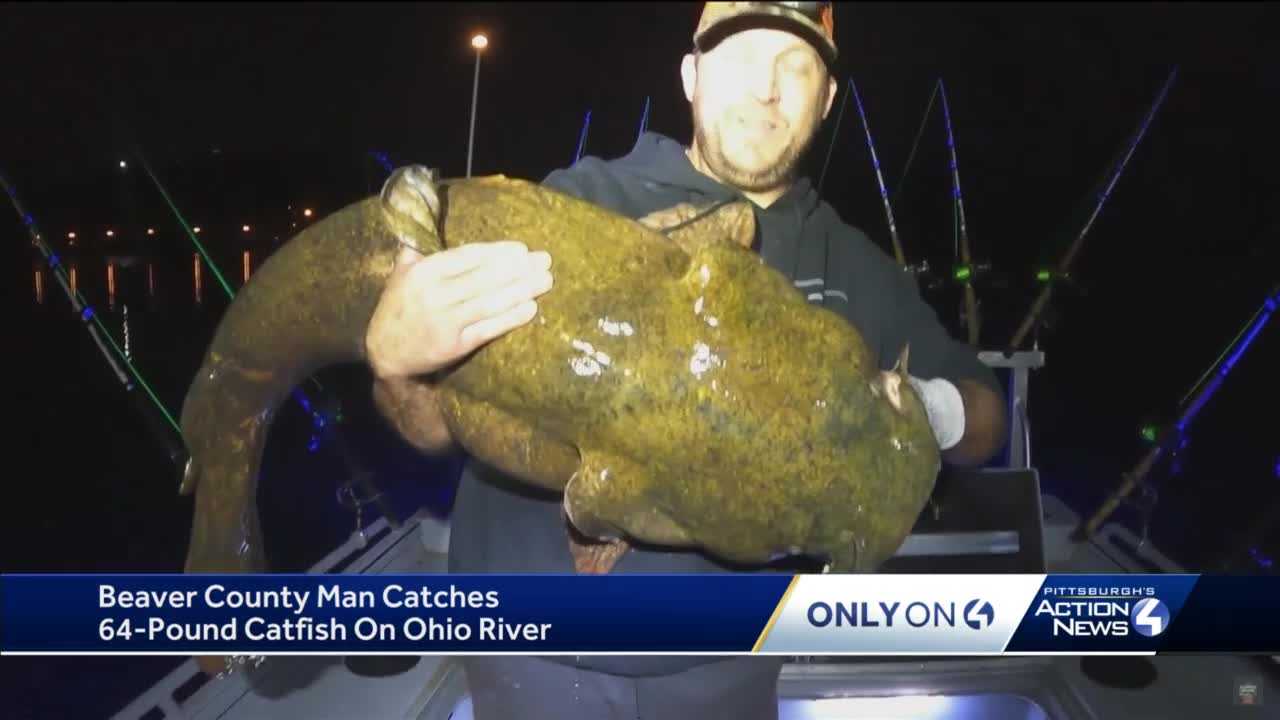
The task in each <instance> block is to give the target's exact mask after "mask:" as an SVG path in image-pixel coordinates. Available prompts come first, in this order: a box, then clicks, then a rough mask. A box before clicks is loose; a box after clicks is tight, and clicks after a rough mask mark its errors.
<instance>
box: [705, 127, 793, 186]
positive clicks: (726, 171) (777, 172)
mask: <svg viewBox="0 0 1280 720" xmlns="http://www.w3.org/2000/svg"><path fill="white" fill-rule="evenodd" d="M693 132H694V137H695V138H696V139H697V142H698V149H699V150H700V152H701V155H702V160H703V162H705V163H706V164H707V165H708V169H709V170H711V172H713V173H715V175H716V176H717V177H718V178H720V179H721V180H722V181H724V182H725V183H728V184H730V185H733V186H734V187H737V188H739V189H741V190H745V191H746V192H767V191H769V190H773V189H775V188H778V187H780V186H782V185H784V184H786V183H788V182H790V181H791V180H793V179H794V178H795V176H796V173H797V171H798V169H799V165H800V159H801V158H803V157H804V154H805V152H806V151H807V150H808V149H809V145H810V143H812V141H813V138H814V137H815V135H816V133H815V132H813V128H810V132H808V133H806V134H805V136H804V138H803V141H802V142H801V143H800V144H799V145H796V144H794V143H793V144H790V145H788V146H787V147H786V148H784V149H783V151H782V154H781V155H779V156H778V159H777V160H775V161H774V162H773V163H772V164H770V165H769V166H768V167H765V168H763V169H760V170H750V169H747V168H743V167H741V166H739V165H738V164H736V163H734V162H733V161H732V160H730V159H729V157H728V156H727V155H725V152H724V146H723V145H721V143H720V142H719V138H718V137H713V136H712V135H711V133H710V131H709V128H707V126H706V125H705V124H704V123H703V122H702V119H701V117H700V116H699V113H696V112H695V113H694V114H693Z"/></svg>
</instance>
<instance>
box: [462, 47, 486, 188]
mask: <svg viewBox="0 0 1280 720" xmlns="http://www.w3.org/2000/svg"><path fill="white" fill-rule="evenodd" d="M471 47H473V48H475V49H476V77H475V81H474V82H473V83H472V86H471V134H470V136H468V138H467V177H471V157H472V154H473V151H474V149H475V142H476V100H478V99H479V97H480V53H481V52H482V51H483V50H484V49H485V48H487V47H489V38H487V37H485V36H484V35H476V36H475V37H473V38H471Z"/></svg>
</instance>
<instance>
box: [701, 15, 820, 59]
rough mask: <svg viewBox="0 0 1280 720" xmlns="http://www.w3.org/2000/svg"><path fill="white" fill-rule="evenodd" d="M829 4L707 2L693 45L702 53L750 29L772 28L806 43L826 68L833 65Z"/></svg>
mask: <svg viewBox="0 0 1280 720" xmlns="http://www.w3.org/2000/svg"><path fill="white" fill-rule="evenodd" d="M833 15H834V14H833V10H832V6H831V3H830V2H709V3H707V4H706V5H705V6H704V7H703V9H702V18H701V19H700V20H699V21H698V29H697V30H696V31H695V32H694V34H693V44H694V46H695V47H697V48H698V49H699V50H702V51H706V50H709V49H710V48H711V47H713V46H714V45H715V44H716V43H718V42H720V41H721V40H723V39H724V38H725V37H727V36H728V35H731V34H733V33H735V32H738V31H740V30H745V29H747V28H750V27H775V28H778V29H780V30H786V31H788V32H793V33H796V34H797V35H799V36H800V37H803V38H804V39H805V40H807V41H808V42H809V43H810V44H811V45H813V47H814V48H815V49H816V50H817V51H818V54H819V55H821V56H822V59H823V61H824V62H826V63H827V65H828V66H831V65H833V64H835V61H836V57H837V56H838V54H839V53H837V51H836V33H835V19H834V16H833Z"/></svg>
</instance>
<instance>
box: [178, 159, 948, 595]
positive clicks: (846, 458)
mask: <svg viewBox="0 0 1280 720" xmlns="http://www.w3.org/2000/svg"><path fill="white" fill-rule="evenodd" d="M673 212H675V213H676V215H677V216H679V217H682V218H684V217H691V219H687V220H685V221H684V222H683V224H678V225H676V226H674V227H673V228H670V229H668V230H667V231H666V232H665V233H664V232H659V231H657V230H655V229H653V228H650V227H646V226H645V225H644V224H642V223H640V222H637V221H634V220H631V219H628V218H625V217H623V216H620V215H617V214H614V213H611V212H609V211H606V210H604V209H602V208H598V207H596V206H594V205H591V204H589V203H586V202H584V201H581V200H579V199H577V198H574V197H571V196H568V195H565V194H562V193H558V192H556V191H554V190H551V189H549V188H546V187H544V186H540V185H537V184H534V183H529V182H526V181H522V180H516V179H509V178H505V177H502V176H493V177H486V178H476V179H467V180H452V181H448V182H444V181H437V180H435V179H434V177H432V176H431V175H430V174H429V173H428V172H426V171H425V169H423V168H420V167H411V168H405V169H401V170H400V171H397V172H396V173H395V174H394V175H393V177H392V178H391V179H390V180H389V181H388V184H387V186H386V188H385V189H384V191H383V193H382V194H381V195H380V196H379V197H374V198H369V199H366V200H364V201H361V202H359V203H355V204H353V205H351V206H348V207H347V208H344V209H343V210H340V211H338V212H336V213H334V214H333V215H331V216H329V217H327V218H325V219H323V220H322V221H320V222H318V223H316V224H315V225H313V226H312V227H310V228H308V229H307V230H305V231H304V232H302V233H300V234H299V235H297V236H296V237H295V238H293V239H292V240H290V241H289V243H287V244H286V245H285V246H283V247H282V248H281V249H280V250H279V251H277V252H276V253H275V254H274V255H272V257H271V258H269V259H268V261H267V262H266V263H264V266H263V267H262V269H261V270H260V271H259V272H258V273H257V274H256V275H255V276H254V277H253V279H252V280H251V281H250V283H249V284H248V285H246V287H245V288H244V289H243V290H242V291H241V293H240V294H239V295H238V296H237V297H236V298H235V300H234V301H233V302H232V304H231V307H230V308H229V309H228V311H227V314H226V316H225V317H224V318H223V320H222V322H221V324H220V326H219V328H218V331H217V333H216V335H215V337H214V340H213V342H212V344H211V347H210V349H209V351H208V354H207V357H206V361H205V364H204V366H203V367H202V368H201V370H200V371H199V373H198V375H197V377H196V379H195V382H194V384H193V385H192V387H191V390H190V392H189V393H188V396H187V401H186V404H185V406H184V410H183V418H182V425H183V431H184V435H185V436H186V438H187V441H188V446H189V450H190V451H191V456H192V464H191V467H190V469H189V473H188V477H187V479H186V481H185V482H184V484H183V491H184V492H186V493H190V492H195V493H196V512H195V521H194V526H193V530H192V536H191V546H190V550H189V554H188V558H187V564H186V569H187V571H188V572H257V571H262V570H265V565H264V556H263V553H262V550H263V544H262V533H261V528H260V526H259V522H258V513H257V509H256V506H255V503H254V495H255V493H256V478H257V474H258V467H259V462H260V460H261V455H262V450H263V444H264V442H265V436H266V432H267V430H268V428H269V426H270V422H271V418H272V416H273V414H274V413H275V411H276V410H277V409H278V407H279V406H280V404H281V403H282V402H283V401H284V399H285V398H286V397H287V395H288V393H289V392H291V391H292V390H293V388H294V387H296V386H297V385H298V384H299V383H300V382H301V381H302V380H304V379H305V378H306V377H307V376H308V375H309V374H311V373H313V372H315V371H316V370H318V369H321V368H323V367H326V366H331V365H335V364H341V363H352V362H364V361H365V360H366V358H365V344H364V340H365V335H366V332H367V330H368V326H369V320H370V318H371V317H372V314H373V311H374V308H375V307H376V305H377V302H378V300H379V297H380V295H381V293H382V291H383V289H384V288H385V286H386V282H387V279H388V277H389V275H390V273H391V270H392V268H393V266H394V262H395V256H396V254H397V253H398V252H399V251H400V250H401V248H402V247H403V246H405V245H408V246H411V247H414V248H417V249H418V250H420V251H421V252H424V253H430V252H436V251H439V250H440V249H443V248H445V247H456V246H459V245H464V244H467V243H472V242H487V241H492V240H495V239H501V238H516V239H519V240H521V241H522V242H524V243H525V244H526V245H527V246H528V248H529V249H530V250H531V251H538V250H546V251H548V252H549V253H550V255H551V257H552V258H553V262H554V264H555V269H554V275H555V277H556V287H555V288H554V289H553V290H552V291H551V292H549V293H547V294H546V295H544V296H542V297H541V298H539V309H538V314H537V316H536V317H535V318H534V320H533V321H532V322H530V323H529V324H527V325H525V326H522V327H520V328H517V329H516V330H514V331H512V332H510V333H508V334H507V335H504V336H503V337H501V338H499V339H498V340H496V341H494V342H491V343H489V344H487V345H485V346H484V347H482V348H481V349H479V350H478V351H476V352H475V353H473V354H472V355H471V356H470V357H469V358H467V359H466V360H465V361H464V362H463V363H461V364H459V365H457V366H456V367H455V368H454V369H452V370H450V371H449V372H446V373H440V374H437V375H433V376H432V377H430V378H422V379H421V382H423V383H429V384H430V386H431V387H432V388H433V390H434V392H433V394H432V401H433V402H434V403H435V404H436V405H437V406H438V412H439V413H440V415H441V420H442V422H444V423H445V424H446V425H447V427H448V430H449V432H450V434H451V435H452V437H453V438H454V440H455V441H456V442H458V443H459V444H460V445H461V446H462V447H463V448H464V449H466V450H467V451H468V452H469V453H470V454H472V455H473V456H475V457H477V458H479V459H481V460H483V461H485V462H488V463H489V464H492V465H495V466H497V467H500V468H503V469H505V470H507V471H509V472H512V473H515V474H517V475H519V476H520V477H523V478H525V479H526V480H527V481H528V482H530V483H531V484H535V485H538V486H541V487H544V488H549V489H553V490H563V491H564V508H565V511H566V514H567V515H568V517H569V519H570V520H571V521H572V523H573V524H574V525H575V526H576V528H577V529H578V530H580V531H581V532H582V533H584V534H586V535H588V536H592V537H596V538H603V539H614V538H617V539H629V540H635V541H641V542H650V543H660V544H665V545H684V546H691V547H700V548H703V549H704V550H707V551H708V552H711V553H713V554H716V555H719V556H722V557H724V558H726V559H728V560H732V561H739V562H767V561H769V560H771V559H774V558H777V557H779V556H781V555H788V554H805V555H812V556H816V557H820V558H826V559H828V560H829V561H830V568H831V569H832V570H835V571H858V570H868V569H874V568H875V567H876V566H878V565H879V564H880V563H881V562H883V561H884V559H886V558H887V557H889V556H890V555H891V554H892V553H893V552H894V551H895V550H896V549H897V548H898V546H899V545H900V544H901V542H902V540H903V539H904V538H905V536H906V534H907V533H908V532H909V530H910V528H911V525H912V524H913V523H914V521H915V519H916V517H917V516H918V514H919V512H920V510H921V509H922V508H923V506H924V504H925V502H926V501H927V499H928V497H929V494H930V493H931V492H932V489H933V484H934V480H935V478H936V475H937V472H938V470H939V468H940V455H939V451H938V448H937V445H936V442H935V441H934V439H933V435H932V432H931V431H930V429H929V426H928V423H927V420H926V418H925V414H924V409H923V406H922V405H921V404H920V401H919V399H918V398H917V397H916V396H915V394H914V391H913V390H911V389H910V386H909V384H908V383H906V382H905V377H906V368H905V363H904V366H903V367H901V368H899V369H898V372H897V373H885V372H880V371H878V369H877V368H876V367H875V364H874V361H873V357H872V355H871V353H870V352H869V351H868V350H867V348H866V347H865V345H864V343H863V341H862V339H861V338H860V337H859V335H858V334H857V332H856V331H855V330H854V329H853V328H851V327H850V326H849V325H848V324H847V323H846V322H845V321H844V320H843V319H841V318H840V317H839V316H837V315H836V314H834V313H832V312H831V311H828V310H825V309H823V308H820V307H816V306H812V305H809V304H808V303H807V302H806V301H805V299H804V297H803V295H802V294H800V293H799V292H797V291H796V290H795V288H794V287H792V285H791V284H790V283H789V282H788V281H787V280H786V278H784V277H783V276H782V275H781V274H779V273H777V272H776V271H774V270H772V269H770V268H769V267H768V266H766V265H765V264H764V263H763V261H762V260H761V259H760V257H759V256H758V255H756V254H754V253H752V252H751V251H750V250H749V247H750V245H751V238H752V237H754V232H755V225H754V216H753V213H752V211H751V208H750V206H749V205H748V204H746V203H745V202H741V203H732V204H728V205H724V206H721V207H717V208H711V209H707V210H703V211H699V210H697V209H689V208H679V209H675V210H673ZM699 212H701V216H697V217H694V216H695V214H696V213H699Z"/></svg>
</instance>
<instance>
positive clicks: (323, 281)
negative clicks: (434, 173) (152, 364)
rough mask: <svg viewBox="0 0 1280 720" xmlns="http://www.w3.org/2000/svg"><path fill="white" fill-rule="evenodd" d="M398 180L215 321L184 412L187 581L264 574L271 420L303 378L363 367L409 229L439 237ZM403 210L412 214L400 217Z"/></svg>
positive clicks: (271, 269)
mask: <svg viewBox="0 0 1280 720" xmlns="http://www.w3.org/2000/svg"><path fill="white" fill-rule="evenodd" d="M405 172H406V171H405V170H402V171H399V172H398V173H397V174H395V175H393V176H392V178H391V179H390V180H388V183H387V188H386V189H384V191H383V193H382V195H381V196H379V197H372V198H368V199H366V200H363V201H360V202H357V203H354V204H352V205H349V206H347V207H346V208H344V209H342V210H340V211H338V212H337V213H334V214H333V215H330V216H328V217H326V218H325V219H323V220H321V221H319V222H317V223H316V224H315V225H313V226H311V227H309V228H307V229H306V230H304V231H303V232H301V233H299V234H298V235H296V236H295V237H294V238H293V239H291V240H290V241H289V242H288V243H286V244H285V245H284V246H282V247H281V248H280V249H279V250H277V251H276V252H275V253H274V254H272V256H271V257H270V258H269V259H268V260H267V261H266V262H265V263H264V264H263V266H262V268H261V269H260V270H259V272H258V273H256V274H255V275H254V276H253V279H252V280H251V281H250V282H249V283H248V284H246V285H245V287H244V288H243V289H242V290H241V291H240V293H239V294H238V295H237V296H236V297H235V299H234V300H233V301H232V302H231V305H230V306H229V307H228V309H227V311H226V314H225V316H224V317H223V318H222V320H221V322H220V323H219V325H218V328H217V331H216V333H215V335H214V338H213V342H212V343H211V345H210V347H209V350H208V352H207V353H206V355H205V360H204V364H203V365H202V366H201V368H200V370H199V372H198V373H197V375H196V377H195V380H194V382H193V383H192V385H191V387H190V389H189V390H188V393H187V396H186V401H185V403H184V405H183V410H182V431H183V436H184V437H185V439H186V441H187V446H188V449H189V451H190V454H191V457H190V460H189V461H188V463H187V467H186V471H185V473H184V477H183V482H182V486H181V490H180V491H181V493H182V494H184V495H189V494H191V493H192V492H194V493H195V496H196V500H195V517H194V520H193V525H192V531H191V540H190V546H189V548H188V553H187V561H186V572H189V573H206V572H263V571H265V570H266V567H265V565H266V563H265V555H264V553H263V539H262V530H261V526H260V524H259V516H258V510H257V502H256V494H257V477H258V471H259V467H260V464H261V460H262V454H263V449H264V448H265V445H266V437H267V433H268V430H269V429H270V426H271V422H272V419H273V417H274V415H275V413H276V411H277V410H278V409H279V407H280V406H281V405H282V404H283V403H284V401H285V400H286V399H287V398H288V396H289V394H290V393H291V392H292V391H293V390H294V388H296V387H297V386H298V385H299V384H300V383H301V382H303V381H304V380H305V379H306V378H307V377H308V376H309V375H311V374H313V373H314V372H316V371H317V370H320V369H323V368H325V367H329V366H333V365H338V364H343V363H352V362H362V361H364V360H365V336H366V333H367V331H368V328H369V322H370V319H371V318H372V316H373V312H374V309H375V308H376V307H377V304H378V301H379V299H380V297H381V295H382V292H383V290H384V289H385V287H386V284H387V280H388V277H389V276H390V274H391V271H392V269H393V268H394V266H395V257H396V254H397V253H398V251H399V250H400V248H401V245H402V242H406V232H405V231H406V230H409V231H410V232H409V234H412V235H414V236H417V237H425V238H426V239H427V240H428V241H429V240H430V239H431V236H432V235H433V233H434V230H433V228H434V227H437V225H436V224H435V223H434V213H435V212H438V209H439V206H438V203H436V204H435V205H433V206H427V205H426V204H423V203H421V202H420V200H421V197H418V198H412V197H411V198H409V200H408V202H406V201H405V198H403V197H401V198H398V200H399V202H392V201H391V200H392V196H393V195H394V192H393V191H394V189H395V188H396V187H397V186H399V184H400V181H401V179H402V178H403V177H404V173H405ZM408 172H410V174H411V175H413V174H414V173H421V172H422V170H421V169H419V168H410V169H409V170H408ZM418 177H419V178H420V177H421V176H420V175H419V176H418ZM427 179H428V180H429V179H430V174H429V173H428V174H427ZM427 187H428V189H430V187H431V186H429V185H428V186H427ZM401 195H404V193H401ZM433 199H434V196H433ZM407 205H414V206H415V209H416V210H417V211H416V212H411V213H404V212H397V211H398V210H402V208H404V207H406V206H407ZM393 207H394V209H393ZM406 215H407V217H406ZM414 220H417V221H418V222H414ZM422 220H431V221H432V224H431V226H430V228H431V229H426V230H425V232H424V229H423V228H422V226H421V221H422ZM415 225H416V226H417V228H416V229H414V226H415Z"/></svg>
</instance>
